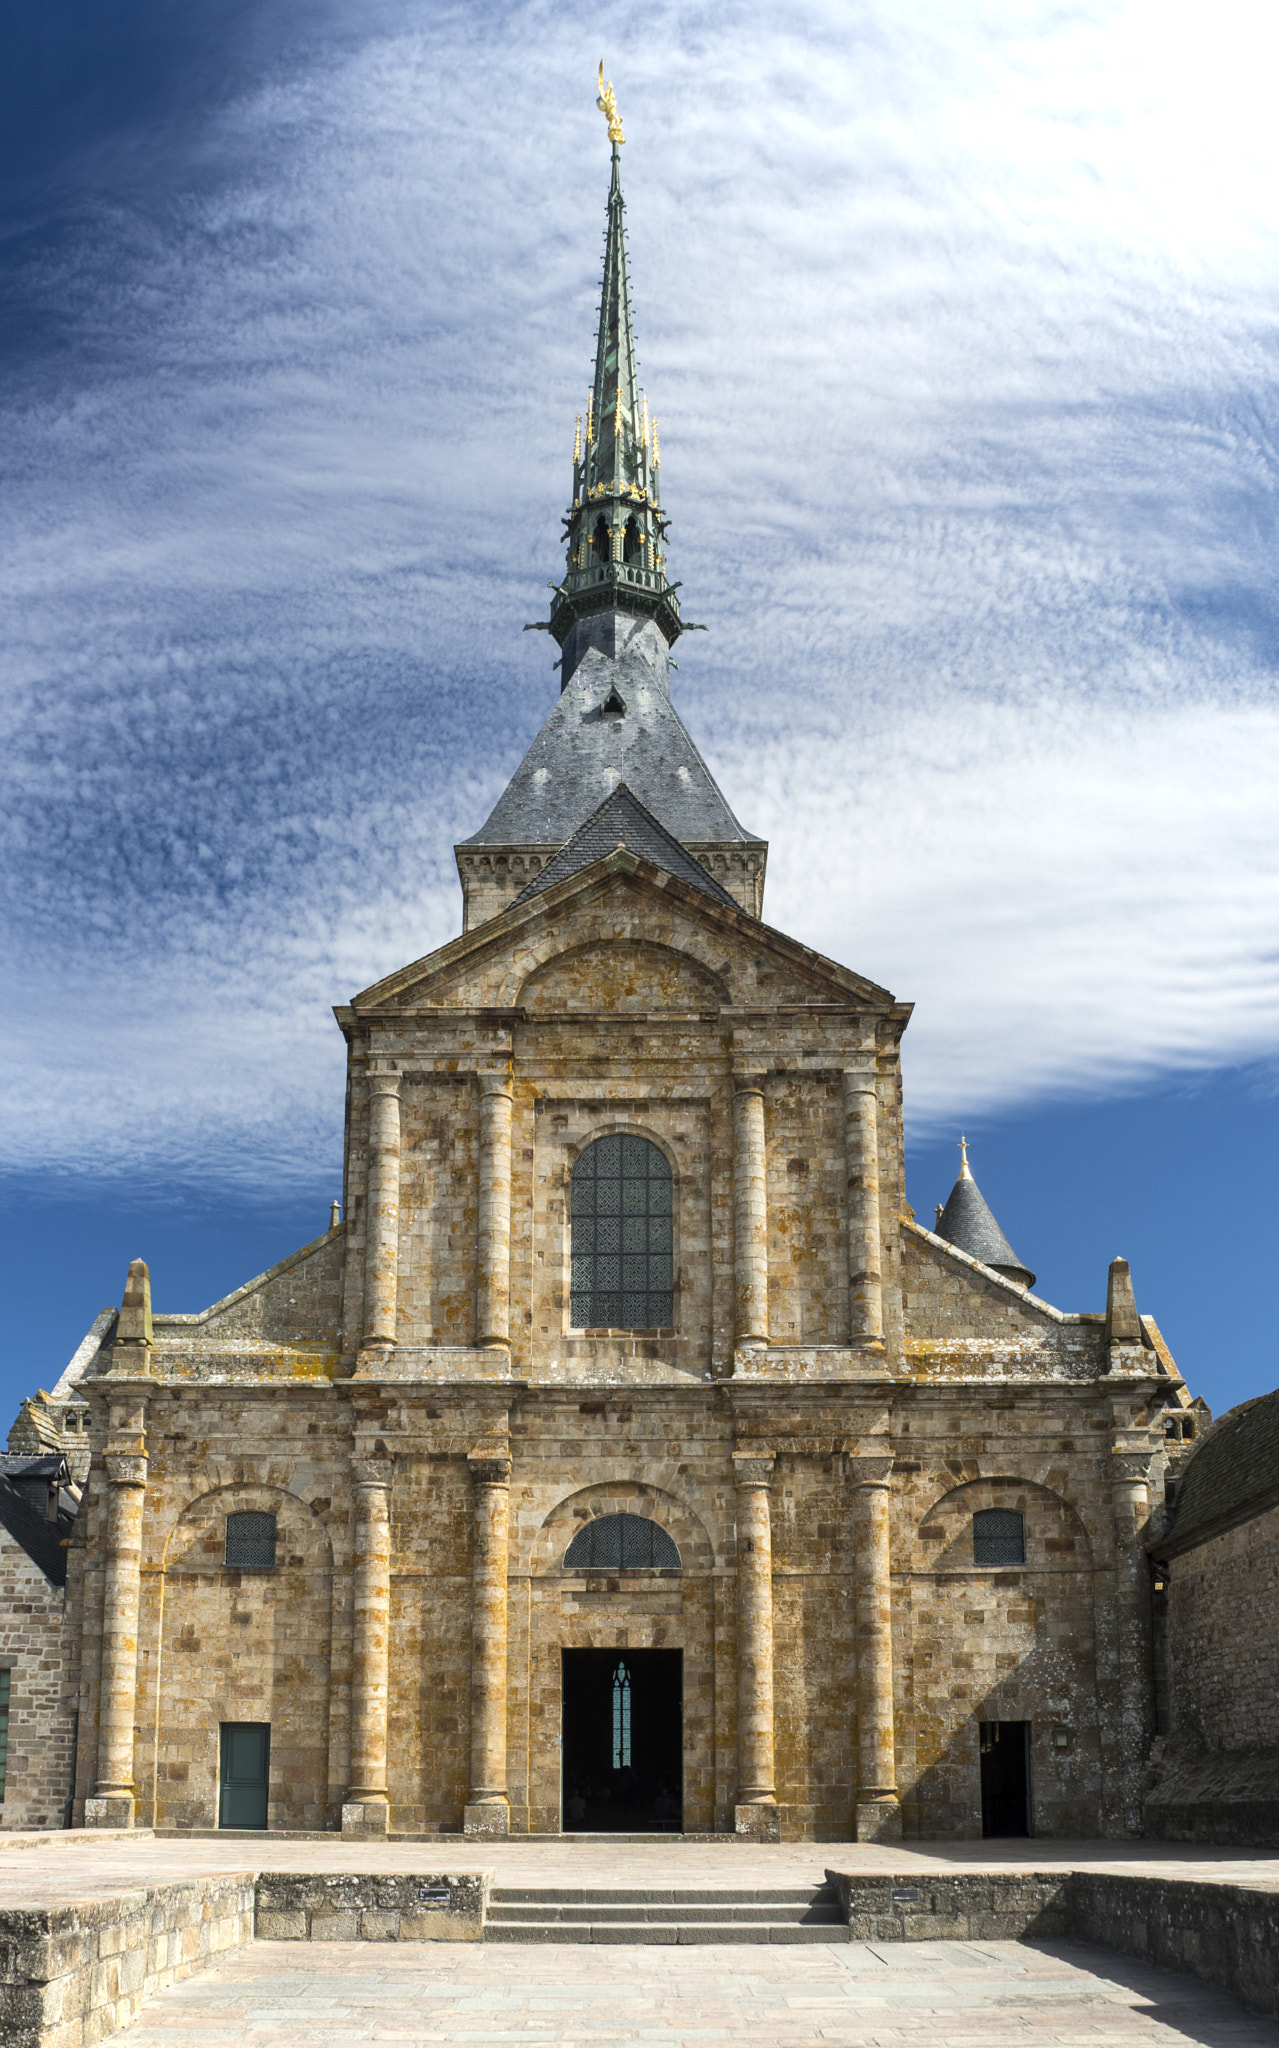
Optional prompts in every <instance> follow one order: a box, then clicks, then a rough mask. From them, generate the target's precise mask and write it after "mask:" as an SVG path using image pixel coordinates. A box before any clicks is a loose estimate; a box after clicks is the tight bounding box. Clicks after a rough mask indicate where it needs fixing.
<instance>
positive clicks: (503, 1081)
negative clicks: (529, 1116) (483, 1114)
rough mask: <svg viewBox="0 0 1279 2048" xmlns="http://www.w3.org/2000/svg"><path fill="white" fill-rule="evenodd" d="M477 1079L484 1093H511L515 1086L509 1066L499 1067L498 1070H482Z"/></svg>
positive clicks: (481, 1091)
mask: <svg viewBox="0 0 1279 2048" xmlns="http://www.w3.org/2000/svg"><path fill="white" fill-rule="evenodd" d="M477 1079H478V1081H479V1084H480V1093H481V1094H482V1095H509V1094H510V1093H511V1090H512V1089H513V1088H514V1086H515V1080H514V1076H513V1075H512V1073H511V1070H510V1068H509V1066H508V1067H502V1068H499V1069H498V1070H497V1071H496V1072H493V1071H490V1072H487V1073H484V1072H481V1073H480V1074H479V1075H478V1076H477Z"/></svg>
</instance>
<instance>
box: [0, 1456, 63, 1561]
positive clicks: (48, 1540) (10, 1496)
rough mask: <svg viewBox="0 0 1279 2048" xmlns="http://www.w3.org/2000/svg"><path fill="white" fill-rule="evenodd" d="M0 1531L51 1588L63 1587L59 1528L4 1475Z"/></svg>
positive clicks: (0, 1486) (0, 1481) (0, 1485)
mask: <svg viewBox="0 0 1279 2048" xmlns="http://www.w3.org/2000/svg"><path fill="white" fill-rule="evenodd" d="M0 1528H3V1529H5V1530H6V1531H7V1532H8V1534H9V1535H10V1536H12V1538H13V1540H14V1542H15V1543H17V1544H19V1545H20V1546H21V1547H22V1549H23V1550H25V1551H26V1553H27V1556H28V1557H29V1558H30V1559H31V1562H32V1563H33V1564H34V1565H38V1566H39V1568H40V1570H41V1571H42V1572H43V1573H44V1575H45V1577H46V1579H48V1581H49V1583H50V1585H52V1586H65V1585H66V1583H67V1553H66V1544H65V1537H64V1532H63V1530H62V1528H61V1527H60V1525H59V1524H58V1523H57V1522H50V1521H49V1520H48V1519H47V1518H46V1517H45V1516H44V1515H42V1514H40V1512H39V1511H38V1509H36V1508H34V1507H33V1506H32V1505H31V1502H30V1501H29V1500H28V1499H27V1498H26V1496H25V1494H23V1493H20V1492H19V1490H18V1488H17V1487H16V1486H14V1485H13V1483H12V1481H11V1480H9V1479H6V1478H5V1477H4V1475H3V1473H0Z"/></svg>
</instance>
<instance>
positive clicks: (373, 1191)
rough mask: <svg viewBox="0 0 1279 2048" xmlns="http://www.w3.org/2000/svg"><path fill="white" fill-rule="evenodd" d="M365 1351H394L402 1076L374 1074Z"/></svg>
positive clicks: (371, 1107)
mask: <svg viewBox="0 0 1279 2048" xmlns="http://www.w3.org/2000/svg"><path fill="white" fill-rule="evenodd" d="M364 1242H365V1252H364V1260H365V1265H364V1349H365V1350H366V1351H373V1352H379V1351H381V1352H386V1351H391V1350H393V1349H394V1346H395V1338H396V1308H397V1296H398V1291H399V1270H398V1269H399V1257H400V1077H399V1075H398V1074H380V1073H374V1074H370V1075H369V1178H368V1221H367V1226H366V1229H365V1237H364Z"/></svg>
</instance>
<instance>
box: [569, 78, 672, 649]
mask: <svg viewBox="0 0 1279 2048" xmlns="http://www.w3.org/2000/svg"><path fill="white" fill-rule="evenodd" d="M596 105H597V106H598V107H599V109H600V112H601V113H602V114H603V115H604V117H605V119H606V121H607V122H608V134H609V140H610V142H611V144H612V153H613V170H612V178H611V181H610V184H609V193H608V226H607V230H606V232H605V237H604V279H603V288H602V290H601V292H600V308H599V332H598V335H597V337H596V346H595V376H594V379H593V381H592V384H591V391H590V397H589V399H588V402H587V408H586V435H585V439H584V440H580V441H577V442H575V445H574V451H573V501H572V504H571V505H570V507H569V510H568V512H567V514H566V515H565V528H566V533H565V539H566V541H567V545H568V561H567V564H566V567H565V572H564V575H563V577H562V579H561V581H560V582H559V584H558V585H556V586H555V598H554V601H553V603H552V606H551V616H550V622H549V623H550V630H551V632H552V633H553V634H554V635H555V638H556V640H557V641H558V642H559V644H560V646H561V648H562V649H563V650H564V657H563V665H562V674H561V688H563V687H564V686H565V685H567V683H568V681H569V679H570V677H571V676H572V673H573V670H574V669H575V668H576V666H577V663H578V661H579V660H580V659H581V657H582V654H583V653H585V651H586V648H587V647H588V646H595V645H598V646H601V647H606V648H607V651H609V652H612V650H613V646H614V644H615V643H616V640H617V637H618V623H619V622H618V614H622V615H625V617H626V618H627V619H629V620H630V621H631V622H632V623H633V622H634V621H635V620H637V619H639V620H643V619H651V620H652V621H653V622H654V624H655V625H656V626H657V627H658V629H659V631H660V634H661V641H659V642H658V643H657V645H658V647H659V648H660V646H661V644H662V642H664V643H665V646H666V648H668V649H669V648H671V647H673V646H674V644H675V642H676V640H677V639H678V638H679V635H680V632H681V630H683V629H682V626H681V622H680V614H679V600H678V598H677V597H676V595H675V592H674V590H673V589H672V588H671V586H670V584H669V583H668V582H667V580H666V555H665V550H664V540H665V532H666V521H665V517H664V515H663V513H662V506H661V494H660V489H659V476H658V472H659V469H660V464H661V456H660V453H659V445H658V439H657V422H656V420H655V419H653V418H652V417H651V416H650V414H649V411H648V402H647V399H643V398H642V397H641V393H640V389H639V378H638V373H637V370H636V364H635V335H634V327H633V321H632V315H631V291H630V280H629V277H628V275H627V263H626V219H625V216H626V205H625V201H624V200H623V198H622V174H621V156H620V152H621V148H622V146H623V144H624V142H625V139H626V138H625V136H624V135H623V133H622V120H621V115H620V114H619V113H618V110H617V96H616V94H615V93H614V91H613V87H612V85H611V83H609V82H608V81H607V80H606V79H605V77H604V66H603V63H602V62H601V64H600V72H599V97H598V99H597V100H596ZM626 630H629V628H627V629H626Z"/></svg>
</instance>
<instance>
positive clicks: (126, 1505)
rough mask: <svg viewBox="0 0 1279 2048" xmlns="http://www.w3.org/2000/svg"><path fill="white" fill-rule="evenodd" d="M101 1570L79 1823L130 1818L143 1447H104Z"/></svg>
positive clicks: (112, 1824)
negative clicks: (88, 1777) (88, 1788)
mask: <svg viewBox="0 0 1279 2048" xmlns="http://www.w3.org/2000/svg"><path fill="white" fill-rule="evenodd" d="M105 1462H106V1468H107V1531H106V1574H105V1586H104V1591H103V1603H102V1689H101V1707H100V1711H99V1719H98V1779H97V1784H96V1785H95V1787H94V1795H93V1797H92V1798H91V1799H87V1800H86V1801H85V1808H84V1819H85V1826H86V1827H91V1828H131V1827H132V1826H133V1822H134V1784H133V1723H134V1715H135V1712H136V1707H137V1693H138V1602H139V1598H140V1594H141V1588H142V1516H143V1511H144V1509H145V1506H146V1493H147V1461H146V1457H145V1454H143V1453H141V1452H129V1453H125V1454H119V1453H112V1452H108V1453H107V1456H106V1461H105Z"/></svg>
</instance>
